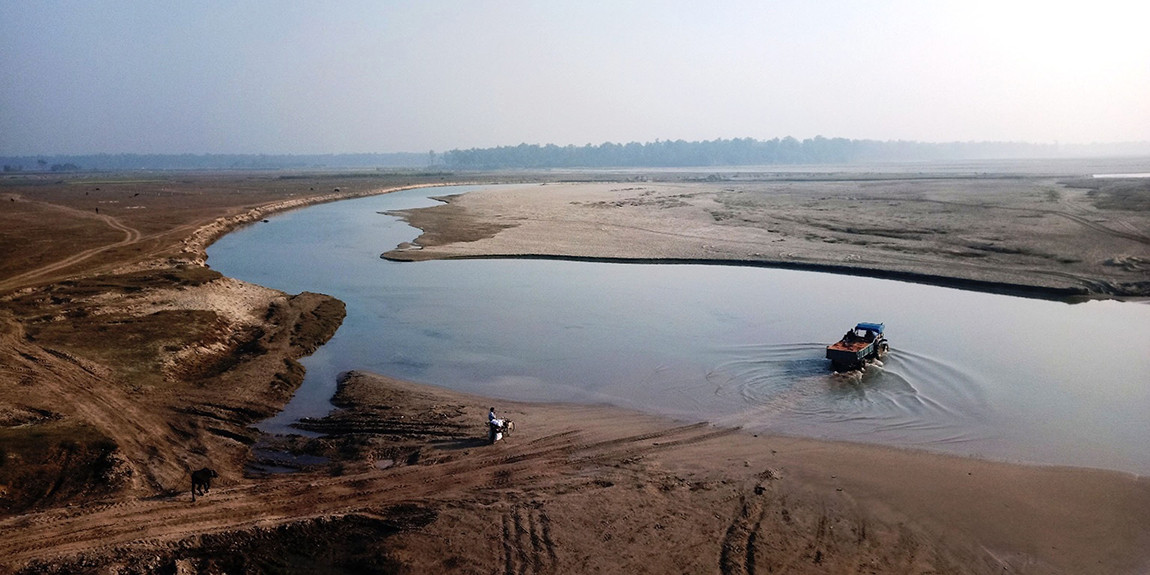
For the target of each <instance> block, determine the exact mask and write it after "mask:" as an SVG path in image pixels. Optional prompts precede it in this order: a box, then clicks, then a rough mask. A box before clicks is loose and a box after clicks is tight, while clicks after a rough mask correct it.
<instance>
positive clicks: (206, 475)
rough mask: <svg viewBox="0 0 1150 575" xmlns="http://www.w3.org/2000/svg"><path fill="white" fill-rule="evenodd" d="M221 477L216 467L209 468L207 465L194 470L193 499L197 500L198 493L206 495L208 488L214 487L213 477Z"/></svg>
mask: <svg viewBox="0 0 1150 575" xmlns="http://www.w3.org/2000/svg"><path fill="white" fill-rule="evenodd" d="M216 477H219V475H218V474H217V473H216V470H215V469H208V468H207V467H205V468H203V469H201V470H199V471H193V472H192V501H195V500H196V493H197V492H199V494H200V495H206V494H207V493H208V490H209V489H211V488H212V479H214V478H216Z"/></svg>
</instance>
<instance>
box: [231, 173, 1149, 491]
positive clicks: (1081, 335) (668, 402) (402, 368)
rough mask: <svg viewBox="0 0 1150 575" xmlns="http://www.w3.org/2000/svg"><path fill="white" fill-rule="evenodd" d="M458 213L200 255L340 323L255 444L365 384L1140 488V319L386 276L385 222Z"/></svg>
mask: <svg viewBox="0 0 1150 575" xmlns="http://www.w3.org/2000/svg"><path fill="white" fill-rule="evenodd" d="M457 191H459V190H442V189H438V190H434V191H431V192H429V191H427V190H413V191H411V192H404V193H401V194H389V195H386V196H380V197H375V198H364V199H359V200H350V201H346V202H338V203H334V204H324V205H319V206H314V207H311V208H308V209H306V210H300V211H295V212H290V213H286V214H281V215H279V216H276V217H274V218H272V219H271V221H270V222H269V223H266V224H260V225H256V226H252V227H248V228H245V229H243V230H240V231H238V232H235V233H233V234H230V235H228V236H226V237H225V238H223V239H221V240H220V241H219V242H217V243H216V244H215V245H213V246H212V247H211V248H210V249H209V254H210V260H209V263H210V264H211V266H212V267H213V268H215V269H217V270H219V271H221V272H223V273H224V274H226V275H229V276H233V277H238V278H240V279H244V280H247V281H252V282H255V283H259V284H262V285H267V286H270V287H275V288H278V289H282V290H284V291H287V292H290V293H297V292H300V291H305V290H307V291H318V292H323V293H328V294H331V295H334V296H336V297H338V298H340V299H342V300H343V301H345V302H346V303H347V306H348V317H347V319H346V320H345V322H344V325H343V326H342V327H341V328H340V330H339V332H338V333H337V334H336V335H335V337H334V338H333V339H332V340H331V342H329V343H328V344H327V345H325V346H323V347H322V348H320V350H318V351H317V352H316V353H315V354H314V355H313V356H311V357H309V358H306V359H305V360H304V364H305V366H306V367H307V370H308V373H307V380H306V381H305V383H304V386H303V387H302V388H301V389H300V391H299V392H298V393H297V396H296V398H295V399H294V400H293V401H292V403H291V404H290V405H289V406H288V408H287V409H286V410H285V411H284V413H282V414H281V415H280V416H279V417H277V418H275V419H273V420H271V421H269V422H267V423H266V424H265V428H268V429H272V430H284V429H286V425H287V424H289V423H291V422H292V421H294V420H295V419H297V418H299V417H302V416H317V415H323V414H324V413H326V411H327V410H329V409H330V403H329V402H328V399H329V398H330V396H331V395H332V393H333V392H334V388H335V381H336V378H337V376H338V374H339V373H340V372H342V371H346V370H349V369H362V370H370V371H375V372H378V373H383V374H386V375H391V376H394V377H400V378H406V379H411V380H414V381H422V382H427V383H434V384H438V385H443V386H447V387H451V388H454V389H459V390H463V391H468V392H474V393H480V394H486V395H490V396H494V397H504V398H513V399H519V400H528V401H531V400H544V401H546V400H554V401H580V402H606V403H612V404H615V405H620V406H624V407H631V408H636V409H642V410H647V411H651V412H656V413H662V414H667V415H671V416H674V417H679V418H684V419H691V420H709V421H714V422H717V423H723V424H732V425H742V426H745V427H748V428H751V429H756V430H764V431H771V432H777V433H786V434H793V435H802V436H810V437H820V438H831V439H843V440H852V441H864V442H872V443H882V444H889V445H903V446H918V447H927V448H931V449H937V450H944V451H951V452H956V453H961V454H974V455H983V456H990V457H996V458H1005V459H1012V460H1027V461H1037V462H1047V463H1059V464H1072V465H1088V466H1095V467H1106V468H1113V469H1123V470H1130V471H1134V472H1138V473H1150V455H1147V453H1146V451H1145V449H1144V448H1143V447H1142V445H1143V443H1144V441H1145V438H1146V437H1150V419H1148V418H1146V417H1144V414H1143V411H1144V408H1145V406H1147V405H1150V385H1147V382H1150V354H1148V353H1146V351H1147V346H1146V342H1147V341H1150V306H1148V305H1144V304H1137V303H1119V302H1112V301H1111V302H1089V303H1085V304H1078V305H1067V304H1062V303H1057V302H1048V301H1040V300H1029V299H1022V298H1017V297H1008V296H997V295H990V294H980V293H973V292H963V291H959V290H954V289H947V288H939V287H931V286H922V285H914V284H907V283H899V282H893V281H886V280H876V279H868V278H858V277H846V276H836V275H831V274H821V273H812V272H796V271H787V270H772V269H757V268H744V267H722V266H701V265H624V264H603V263H586V262H561V261H541V260H521V261H520V260H490V261H481V260H467V261H450V262H443V261H440V262H422V263H394V262H387V261H383V260H380V259H379V257H378V255H379V253H381V252H383V251H386V250H388V249H390V248H391V247H394V246H395V245H397V244H399V243H400V242H403V241H410V240H411V238H412V237H414V236H415V235H417V231H416V230H413V229H412V228H410V227H408V226H406V225H405V224H402V223H401V222H398V221H396V220H395V219H394V218H392V217H390V216H385V215H381V214H380V213H379V212H383V211H387V210H394V209H402V208H406V207H414V206H415V205H430V204H432V203H433V202H432V201H430V200H427V199H426V198H425V195H426V194H428V193H431V194H434V195H442V194H446V193H452V192H457ZM858 294H867V297H858ZM858 321H883V322H886V325H887V329H888V337H889V338H890V340H891V346H892V350H891V353H890V355H889V356H888V357H887V358H886V359H885V361H884V362H883V364H882V365H874V366H871V367H868V368H867V370H866V373H865V374H864V375H862V376H861V377H857V376H855V377H848V376H841V375H834V374H832V373H831V372H830V371H829V368H828V365H827V361H826V360H825V358H824V348H825V345H826V344H827V343H829V342H830V341H831V340H833V339H835V338H837V337H838V335H839V334H841V333H842V332H843V331H844V330H845V329H846V328H848V327H850V326H852V325H854V324H855V323H856V322H858Z"/></svg>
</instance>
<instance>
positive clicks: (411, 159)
mask: <svg viewBox="0 0 1150 575" xmlns="http://www.w3.org/2000/svg"><path fill="white" fill-rule="evenodd" d="M433 157H434V156H433V155H431V154H428V153H426V152H425V153H422V154H420V153H406V152H401V153H392V154H311V155H296V154H278V155H276V154H89V155H67V156H65V155H57V156H19V157H0V164H3V166H4V168H3V169H4V171H5V172H9V173H11V172H51V171H55V172H61V171H63V172H74V171H79V170H85V171H132V170H284V169H329V168H330V169H340V168H425V167H427V166H428V164H429V163H431V162H432V159H433Z"/></svg>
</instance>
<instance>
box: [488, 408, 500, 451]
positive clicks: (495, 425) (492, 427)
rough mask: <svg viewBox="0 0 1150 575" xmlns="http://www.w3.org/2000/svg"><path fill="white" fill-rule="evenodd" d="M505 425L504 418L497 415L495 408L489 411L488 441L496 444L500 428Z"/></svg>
mask: <svg viewBox="0 0 1150 575" xmlns="http://www.w3.org/2000/svg"><path fill="white" fill-rule="evenodd" d="M501 427H503V420H502V419H499V417H498V416H496V415H495V408H494V407H492V408H491V410H490V411H488V412H487V443H491V444H494V443H495V438H496V434H498V433H499V428H501Z"/></svg>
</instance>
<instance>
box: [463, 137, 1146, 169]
mask: <svg viewBox="0 0 1150 575" xmlns="http://www.w3.org/2000/svg"><path fill="white" fill-rule="evenodd" d="M1132 154H1150V143H1146V142H1142V143H1133V144H1088V145H1058V144H1030V143H1022V142H949V143H928V142H913V141H878V140H848V139H846V138H824V137H822V136H818V137H814V138H808V139H805V140H798V139H796V138H792V137H786V138H781V139H780V138H775V139H773V140H756V139H753V138H735V139H732V140H722V139H719V140H709V141H702V142H687V141H683V140H674V141H671V140H665V141H655V142H648V143H638V142H631V143H629V144H614V143H610V142H607V143H604V144H599V145H597V146H593V145H591V144H588V145H585V146H556V145H554V144H547V145H545V146H540V145H537V144H520V145H518V146H501V147H498V148H472V149H470V150H451V151H448V152H445V153H444V154H443V162H444V164H445V167H447V168H450V169H495V168H612V167H696V166H754V165H772V164H848V163H862V162H921V161H943V160H989V159H1006V158H1010V159H1016V158H1061V157H1081V156H1105V155H1132Z"/></svg>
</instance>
